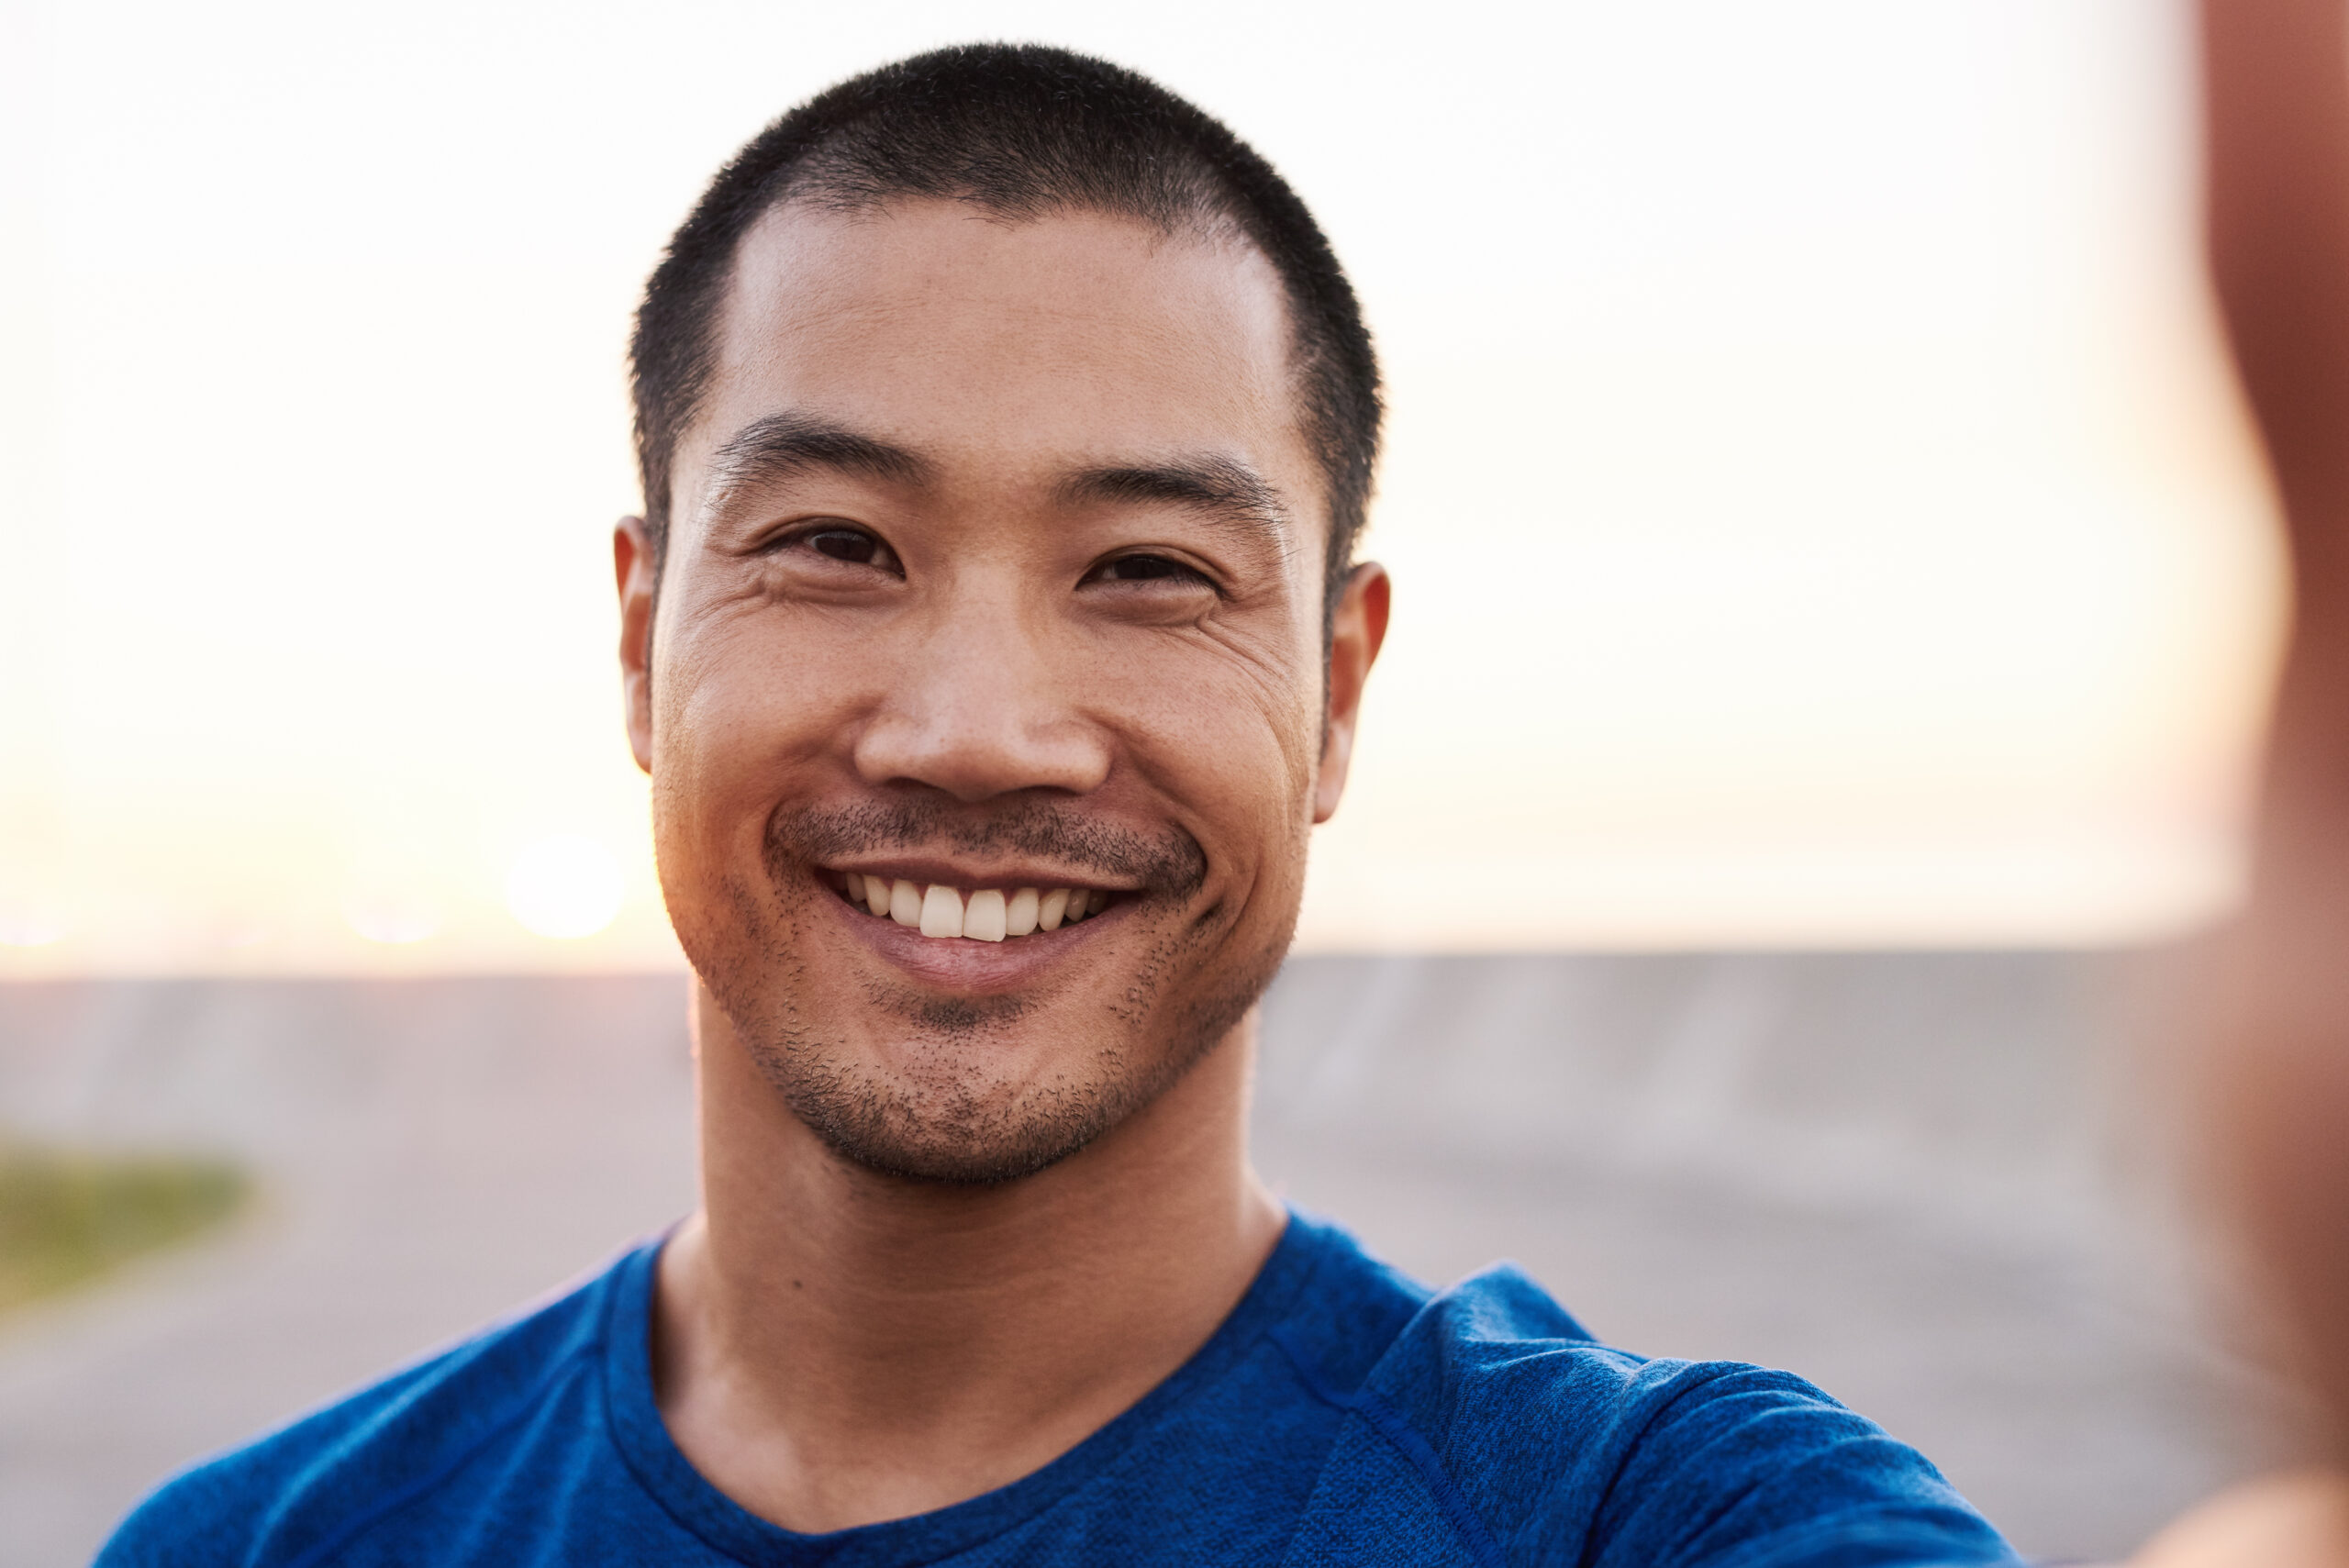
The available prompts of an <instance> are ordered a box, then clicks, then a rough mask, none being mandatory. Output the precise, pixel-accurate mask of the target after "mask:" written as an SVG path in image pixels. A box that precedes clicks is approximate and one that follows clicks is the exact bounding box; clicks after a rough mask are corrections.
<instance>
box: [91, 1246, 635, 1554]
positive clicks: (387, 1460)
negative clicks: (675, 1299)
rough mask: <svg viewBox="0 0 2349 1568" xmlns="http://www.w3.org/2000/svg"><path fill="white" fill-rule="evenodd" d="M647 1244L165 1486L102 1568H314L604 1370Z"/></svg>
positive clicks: (127, 1527) (124, 1529)
mask: <svg viewBox="0 0 2349 1568" xmlns="http://www.w3.org/2000/svg"><path fill="white" fill-rule="evenodd" d="M652 1251H653V1244H651V1243H648V1244H646V1245H645V1246H643V1247H640V1248H638V1249H635V1250H633V1251H630V1252H629V1253H628V1254H627V1255H625V1256H623V1257H622V1258H620V1259H619V1260H618V1262H615V1263H613V1264H611V1265H610V1266H608V1267H607V1268H604V1269H602V1270H600V1271H598V1272H597V1273H595V1274H594V1275H592V1276H590V1277H589V1278H587V1279H586V1280H585V1281H584V1282H582V1283H579V1284H574V1285H573V1286H571V1287H567V1288H565V1289H563V1290H562V1291H560V1292H558V1293H557V1294H556V1295H555V1296H552V1297H551V1298H550V1299H546V1300H543V1301H540V1302H537V1303H533V1304H531V1305H530V1306H529V1307H524V1308H522V1309H520V1310H519V1311H518V1312H516V1313H515V1314H513V1315H511V1316H509V1317H508V1318H505V1319H502V1320H501V1321H499V1322H497V1323H495V1324H493V1325H491V1326H489V1327H488V1328H485V1329H482V1330H480V1331H478V1332H476V1333H474V1334H473V1335H471V1336H469V1337H467V1338H466V1339H465V1340H462V1341H460V1342H459V1343H458V1344H456V1345H454V1346H451V1347H450V1348H449V1349H447V1350H445V1351H439V1352H437V1353H435V1354H432V1355H430V1356H428V1357H426V1358H425V1359H424V1360H422V1361H419V1362H416V1363H415V1364H413V1365H411V1366H407V1367H405V1368H403V1369H401V1370H399V1371H397V1372H395V1373H391V1374H389V1375H388V1376H385V1377H384V1378H382V1379H380V1380H378V1381H376V1382H374V1383H373V1384H370V1385H367V1386H365V1387H363V1388H361V1389H359V1390H358V1391H357V1392H355V1393H352V1394H350V1395H346V1396H343V1397H341V1398H340V1399H337V1400H336V1401H334V1402H333V1403H332V1404H329V1405H328V1406H326V1407H323V1408H321V1409H318V1410H316V1411H314V1412H312V1413H310V1414H309V1415H306V1416H304V1417H301V1418H297V1419H295V1420H294V1421H292V1422H290V1423H288V1424H287V1425H285V1426H284V1427H281V1428H279V1429H276V1430H275V1431H273V1432H270V1433H267V1434H265V1435H263V1436H262V1437H260V1438H258V1439H256V1440H253V1441H252V1442H250V1443H248V1444H246V1445H245V1446H243V1447H241V1448H238V1449H235V1450H232V1451H229V1452H228V1453H225V1454H222V1455H220V1456H219V1457H217V1458H215V1459H211V1460H207V1461H205V1462H201V1463H198V1464H196V1465H195V1466H193V1467H191V1468H190V1469H188V1470H185V1471H183V1472H182V1473H180V1474H178V1475H176V1476H174V1477H173V1478H172V1479H171V1480H169V1481H167V1482H165V1483H164V1484H163V1485H161V1486H160V1487H159V1488H157V1489H156V1491H155V1492H154V1493H152V1494H151V1495H150V1496H149V1497H148V1498H147V1500H146V1501H145V1502H143V1503H141V1504H140V1505H139V1507H138V1508H137V1509H136V1510H134V1511H133V1512H132V1514H131V1516H130V1517H129V1518H128V1519H127V1520H125V1521H124V1522H123V1524H122V1526H121V1528H120V1529H118V1530H117V1531H116V1533H115V1535H114V1538H113V1539H112V1540H109V1541H108V1542H107V1543H106V1549H105V1551H102V1552H101V1553H100V1554H99V1557H98V1568H132V1565H134V1564H135V1565H138V1568H150V1565H162V1564H174V1563H183V1562H184V1563H199V1562H200V1563H206V1564H222V1563H232V1562H233V1563H250V1564H261V1563H278V1562H306V1561H307V1560H309V1558H310V1557H311V1556H312V1555H313V1554H314V1553H316V1552H317V1551H323V1550H328V1549H329V1548H330V1546H331V1543H332V1542H333V1541H334V1540H337V1539H340V1535H341V1534H342V1533H343V1531H344V1529H345V1527H346V1526H348V1527H352V1528H355V1527H356V1526H357V1525H359V1524H362V1523H363V1522H365V1521H367V1520H369V1519H371V1518H374V1517H376V1516H377V1515H380V1514H381V1513H383V1512H384V1511H385V1510H386V1509H387V1508H389V1507H397V1506H398V1505H399V1504H400V1503H401V1502H403V1501H406V1500H407V1499H409V1498H412V1497H415V1496H421V1495H422V1494H423V1493H425V1492H428V1491H429V1490H430V1489H431V1488H432V1487H433V1485H435V1484H436V1483H437V1482H438V1481H440V1480H443V1479H445V1478H447V1477H448V1476H449V1475H450V1474H451V1473H454V1472H455V1471H456V1470H457V1469H459V1468H460V1467H462V1465H463V1464H464V1462H465V1461H466V1460H467V1459H469V1458H471V1457H472V1456H473V1454H474V1453H476V1452H478V1451H481V1450H482V1448H483V1447H484V1444H485V1443H487V1442H488V1441H489V1440H491V1439H493V1438H495V1436H496V1435H497V1434H498V1433H499V1432H501V1431H504V1430H507V1429H509V1428H511V1427H512V1426H513V1425H514V1424H515V1423H516V1422H517V1421H518V1420H519V1419H520V1418H522V1417H524V1416H525V1415H527V1414H528V1413H529V1411H530V1410H531V1409H533V1408H534V1407H537V1406H539V1405H540V1403H542V1402H543V1401H544V1400H545V1399H546V1398H547V1397H548V1396H550V1395H551V1394H552V1393H554V1392H555V1391H556V1390H557V1389H559V1388H560V1387H561V1386H562V1385H564V1384H566V1383H567V1382H568V1381H570V1380H571V1379H572V1378H573V1377H576V1376H577V1375H579V1374H580V1373H583V1372H585V1371H587V1370H589V1369H591V1368H592V1367H593V1366H594V1364H595V1362H596V1355H595V1352H596V1350H597V1348H598V1347H599V1346H600V1344H601V1341H602V1329H603V1323H604V1319H605V1318H606V1316H607V1314H606V1310H605V1309H606V1307H607V1302H608V1299H609V1297H610V1296H611V1295H612V1293H613V1292H614V1291H615V1290H616V1289H618V1288H620V1286H621V1285H622V1284H623V1283H624V1282H625V1281H626V1279H627V1278H628V1277H629V1276H630V1275H640V1273H641V1271H642V1270H643V1269H645V1268H647V1267H649V1266H650V1259H651V1253H652Z"/></svg>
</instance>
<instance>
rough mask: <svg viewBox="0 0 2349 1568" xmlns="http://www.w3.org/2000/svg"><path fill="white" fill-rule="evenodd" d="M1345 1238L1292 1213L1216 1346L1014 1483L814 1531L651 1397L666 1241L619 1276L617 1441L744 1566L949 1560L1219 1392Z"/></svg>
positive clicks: (646, 1249) (660, 1498)
mask: <svg viewBox="0 0 2349 1568" xmlns="http://www.w3.org/2000/svg"><path fill="white" fill-rule="evenodd" d="M1336 1235H1337V1233H1336V1232H1334V1231H1332V1230H1330V1229H1328V1228H1326V1227H1324V1226H1321V1225H1318V1224H1316V1223H1314V1222H1313V1221H1311V1220H1308V1219H1307V1218H1304V1217H1303V1216H1302V1215H1299V1214H1297V1213H1296V1212H1295V1211H1294V1210H1291V1211H1290V1212H1289V1214H1288V1218H1287V1223H1286V1225H1285V1226H1284V1227H1283V1229H1282V1231H1281V1236H1280V1240H1278V1241H1276V1242H1275V1243H1274V1246H1273V1251H1272V1252H1271V1254H1270V1255H1269V1256H1268V1257H1266V1258H1265V1260H1264V1265H1263V1266H1262V1267H1261V1268H1259V1269H1258V1270H1257V1271H1256V1277H1255V1278H1254V1279H1253V1280H1252V1281H1251V1282H1250V1283H1249V1285H1248V1288H1247V1290H1246V1291H1244V1292H1243V1293H1242V1294H1241V1297H1240V1300H1239V1301H1238V1303H1237V1304H1235V1305H1234V1306H1233V1307H1232V1309H1231V1310H1230V1312H1229V1313H1228V1314H1226V1315H1225V1317H1224V1319H1223V1321H1222V1322H1221V1323H1220V1324H1219V1325H1217V1327H1216V1330H1215V1332H1214V1333H1212V1334H1210V1335H1208V1340H1207V1342H1206V1343H1205V1344H1203V1345H1201V1346H1200V1347H1199V1348H1198V1349H1197V1351H1193V1352H1192V1353H1191V1356H1190V1359H1189V1360H1187V1361H1186V1362H1183V1364H1182V1365H1181V1366H1178V1367H1176V1368H1175V1371H1174V1372H1172V1373H1169V1374H1167V1376H1166V1377H1165V1378H1164V1379H1163V1381H1161V1382H1160V1383H1159V1384H1158V1385H1156V1386H1155V1387H1153V1388H1152V1389H1151V1390H1150V1391H1149V1392H1148V1393H1147V1394H1144V1395H1143V1396H1141V1398H1140V1399H1138V1400H1136V1401H1135V1402H1134V1403H1133V1404H1132V1405H1131V1406H1130V1407H1127V1409H1126V1410H1124V1411H1123V1412H1122V1413H1121V1414H1119V1415H1118V1416H1116V1417H1114V1418H1111V1419H1110V1421H1109V1422H1108V1424H1107V1425H1105V1426H1103V1427H1102V1428H1101V1429H1099V1430H1097V1431H1096V1432H1094V1433H1093V1434H1092V1435H1091V1436H1089V1437H1087V1438H1085V1440H1083V1441H1082V1442H1079V1443H1078V1444H1077V1445H1076V1446H1075V1447H1074V1448H1072V1449H1070V1450H1069V1451H1067V1452H1065V1453H1063V1454H1062V1455H1061V1456H1060V1457H1058V1458H1057V1459H1054V1460H1052V1461H1051V1462H1048V1463H1046V1464H1045V1465H1043V1466H1042V1467H1041V1469H1038V1470H1034V1471H1031V1472H1030V1473H1028V1474H1026V1475H1024V1476H1021V1477H1020V1478H1019V1480H1017V1481H1014V1482H1011V1483H1010V1484H1008V1485H1004V1486H999V1487H996V1489H995V1490H994V1491H991V1492H983V1493H981V1494H979V1495H978V1496H975V1497H969V1498H965V1499H964V1500H963V1501H962V1502H959V1503H952V1504H949V1505H947V1506H946V1507H942V1508H939V1509H935V1510H933V1511H931V1512H930V1513H926V1514H916V1515H913V1516H911V1517H909V1518H902V1519H887V1520H884V1521H882V1522H880V1523H877V1524H869V1525H856V1526H852V1527H851V1528H849V1529H840V1530H828V1531H824V1532H822V1533H818V1534H806V1533H802V1532H800V1531H797V1530H790V1529H784V1528H783V1527H782V1526H780V1525H777V1524H774V1523H771V1522H769V1521H768V1520H766V1519H763V1518H759V1517H758V1516H757V1515H755V1514H753V1513H751V1511H750V1510H748V1509H747V1508H744V1507H742V1506H741V1505H740V1503H737V1502H736V1501H734V1499H733V1498H731V1497H729V1496H727V1495H726V1494H725V1493H723V1492H721V1491H719V1490H718V1488H717V1487H716V1486H715V1485H711V1483H710V1482H709V1481H708V1479H707V1477H705V1476H704V1475H703V1474H702V1473H701V1472H699V1471H698V1470H696V1469H695V1468H694V1466H693V1462H692V1461H690V1460H688V1459H687V1458H686V1457H685V1453H684V1451H682V1450H681V1449H679V1448H678V1447H677V1445H676V1442H675V1440H674V1439H672V1438H671V1437H670V1435H669V1429H668V1425H667V1423H666V1422H664V1421H663V1420H662V1418H661V1411H660V1407H659V1406H658V1405H657V1404H656V1403H655V1401H654V1399H653V1395H652V1347H651V1321H652V1317H651V1311H652V1291H653V1284H654V1278H655V1272H656V1270H655V1265H656V1264H657V1262H658V1261H659V1259H660V1255H661V1249H662V1247H663V1246H664V1245H666V1244H667V1241H668V1238H667V1237H666V1236H665V1235H664V1236H662V1237H659V1238H656V1239H654V1240H651V1241H648V1242H646V1243H645V1244H644V1245H643V1246H641V1247H640V1248H638V1249H637V1250H636V1251H634V1252H631V1253H630V1254H629V1256H627V1257H626V1258H623V1259H622V1260H621V1261H620V1262H619V1264H618V1267H617V1268H615V1269H614V1271H613V1276H612V1289H611V1291H610V1293H609V1296H608V1298H607V1303H606V1307H605V1325H604V1334H603V1336H602V1337H603V1340H604V1348H603V1376H604V1385H605V1408H606V1410H607V1412H608V1414H609V1418H610V1427H611V1432H612V1439H613V1441H614V1443H615V1445H616V1446H617V1447H618V1450H619V1452H620V1456H621V1459H622V1461H623V1462H625V1463H626V1464H627V1466H628V1468H629V1471H630V1472H631V1473H633V1474H634V1475H635V1477H636V1479H637V1481H638V1483H639V1484H640V1485H642V1486H643V1487H644V1489H645V1490H646V1491H647V1492H648V1493H650V1494H651V1496H652V1497H653V1499H654V1501H656V1502H657V1503H659V1504H660V1506H661V1507H662V1509H664V1510H665V1511H666V1512H667V1513H668V1514H669V1515H670V1516H671V1517H672V1518H674V1519H675V1520H676V1521H677V1522H678V1524H680V1525H681V1526H683V1527H684V1528H685V1529H687V1530H689V1531H691V1532H692V1533H693V1534H695V1535H696V1536H698V1537H700V1538H701V1539H702V1540H704V1541H706V1542H707V1543H708V1544H709V1545H710V1546H712V1547H714V1548H716V1549H717V1550H718V1551H721V1552H724V1553H726V1554H727V1555H729V1556H730V1557H734V1558H736V1559H738V1560H740V1561H742V1562H758V1563H777V1564H792V1565H794V1568H796V1565H800V1564H808V1565H814V1564H822V1565H823V1568H868V1565H869V1568H904V1565H906V1564H913V1563H924V1562H936V1561H938V1560H940V1559H941V1558H946V1557H951V1556H952V1555H954V1554H955V1553H957V1552H960V1551H969V1550H971V1549H972V1548H974V1547H976V1546H980V1545H984V1544H985V1542H986V1541H988V1540H992V1539H994V1538H995V1537H996V1536H999V1535H1001V1534H1003V1533H1004V1532H1005V1531H1007V1530H1009V1529H1013V1528H1015V1527H1016V1526H1018V1525H1019V1524H1020V1523H1022V1522H1023V1521H1025V1520H1027V1519H1030V1518H1033V1517H1035V1516H1036V1515H1037V1514H1039V1513H1041V1512H1042V1511H1043V1510H1045V1509H1046V1508H1049V1507H1052V1505H1053V1504H1054V1503H1057V1502H1059V1501H1060V1500H1061V1499H1062V1498H1063V1497H1065V1496H1068V1495H1069V1494H1070V1493H1072V1492H1074V1491H1075V1490H1076V1489H1077V1488H1078V1487H1080V1486H1082V1485H1085V1483H1086V1482H1087V1481H1089V1480H1091V1479H1092V1478H1093V1477H1095V1476H1096V1475H1098V1474H1100V1473H1102V1472H1103V1471H1105V1470H1107V1469H1108V1467H1109V1466H1110V1465H1112V1464H1114V1463H1115V1462H1117V1460H1118V1458H1119V1455H1121V1454H1123V1453H1124V1452H1125V1451H1126V1450H1127V1449H1129V1448H1130V1447H1131V1446H1132V1445H1133V1443H1134V1442H1135V1441H1136V1440H1138V1439H1140V1438H1141V1437H1142V1436H1144V1435H1146V1434H1147V1433H1148V1432H1150V1431H1151V1430H1152V1429H1153V1428H1155V1427H1156V1426H1157V1425H1158V1423H1159V1422H1160V1420H1161V1419H1163V1418H1164V1416H1165V1415H1166V1414H1167V1413H1168V1412H1170V1411H1172V1410H1173V1409H1175V1407H1178V1406H1180V1405H1181V1404H1183V1403H1184V1402H1185V1401H1186V1400H1188V1399H1190V1398H1192V1397H1194V1396H1196V1395H1197V1393H1198V1392H1199V1391H1201V1390H1202V1389H1204V1388H1207V1387H1208V1386H1209V1385H1212V1384H1213V1383H1214V1382H1215V1381H1216V1380H1217V1379H1218V1378H1219V1377H1220V1376H1221V1375H1223V1374H1224V1373H1227V1372H1229V1371H1230V1369H1231V1368H1232V1367H1233V1366H1235V1365H1237V1364H1238V1363H1239V1362H1240V1361H1241V1359H1242V1358H1243V1357H1244V1356H1245V1355H1246V1354H1247V1352H1248V1351H1249V1350H1250V1349H1251V1348H1252V1346H1253V1345H1254V1344H1255V1342H1256V1341H1257V1340H1259V1339H1260V1338H1262V1337H1263V1336H1264V1333H1265V1331H1266V1330H1267V1329H1271V1328H1273V1327H1274V1326H1275V1325H1276V1324H1277V1323H1279V1322H1280V1321H1281V1320H1282V1319H1283V1318H1286V1316H1288V1314H1289V1311H1290V1309H1291V1307H1292V1306H1293V1304H1294V1303H1295V1301H1296V1299H1297V1295H1298V1293H1299V1291H1300V1290H1301V1288H1302V1287H1303V1285H1304V1284H1305V1282H1306V1280H1307V1279H1308V1276H1310V1275H1311V1273H1313V1271H1314V1269H1315V1268H1316V1267H1317V1266H1318V1265H1319V1262H1321V1260H1322V1259H1323V1257H1324V1256H1326V1255H1327V1254H1328V1253H1329V1252H1330V1249H1331V1246H1332V1244H1333V1242H1334V1241H1335V1240H1336Z"/></svg>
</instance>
